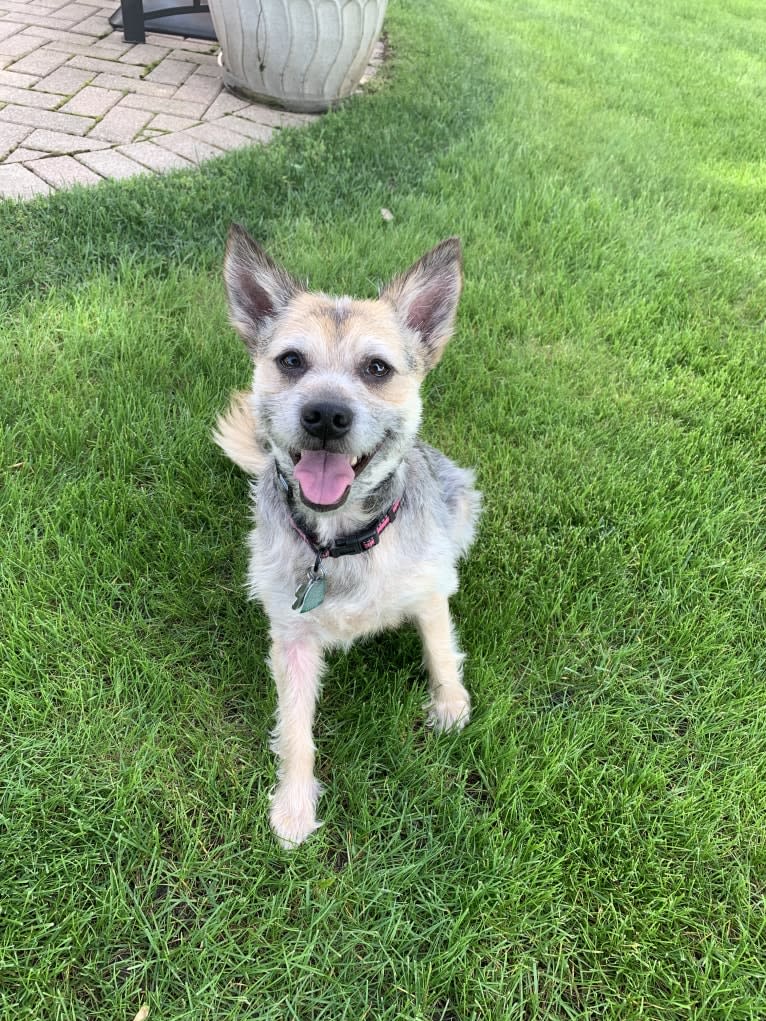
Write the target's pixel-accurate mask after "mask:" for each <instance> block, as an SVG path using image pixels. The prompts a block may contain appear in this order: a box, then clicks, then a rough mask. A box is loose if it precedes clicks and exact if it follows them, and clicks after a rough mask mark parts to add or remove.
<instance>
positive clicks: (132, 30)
mask: <svg viewBox="0 0 766 1021" xmlns="http://www.w3.org/2000/svg"><path fill="white" fill-rule="evenodd" d="M120 7H121V8H122V35H123V38H124V40H125V42H126V43H143V42H146V33H145V32H144V5H143V0H120Z"/></svg>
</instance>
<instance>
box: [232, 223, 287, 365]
mask: <svg viewBox="0 0 766 1021" xmlns="http://www.w3.org/2000/svg"><path fill="white" fill-rule="evenodd" d="M224 279H225V281H226V291H227V293H228V296H229V312H230V316H231V323H232V326H233V327H234V329H235V330H236V331H237V333H238V334H239V335H240V337H242V339H243V340H244V342H245V344H246V346H247V348H248V350H249V351H250V352H251V354H255V353H256V352H257V350H258V347H259V344H260V341H261V340H262V339H263V337H264V336H265V335H266V333H267V332H268V330H269V327H270V326H271V325H272V323H273V320H274V319H275V318H276V317H277V316H278V315H279V313H280V312H281V311H282V310H283V309H284V308H285V307H286V306H287V304H288V303H289V302H290V299H291V298H292V297H293V296H294V295H296V294H297V293H298V292H299V291H300V290H301V286H300V284H299V283H298V282H297V281H296V280H294V279H293V278H292V277H291V276H290V274H289V273H288V272H287V270H285V269H282V267H281V266H279V265H277V263H276V262H274V261H273V260H272V259H270V258H269V256H268V255H267V254H266V252H264V250H263V249H262V248H261V246H260V245H259V244H257V243H256V242H255V241H253V239H252V238H251V237H250V235H249V234H248V233H247V231H246V230H245V229H244V227H240V226H239V224H236V223H235V224H232V226H231V229H230V230H229V237H228V240H227V242H226V259H225V261H224Z"/></svg>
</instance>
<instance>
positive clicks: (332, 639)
mask: <svg viewBox="0 0 766 1021" xmlns="http://www.w3.org/2000/svg"><path fill="white" fill-rule="evenodd" d="M280 552H281V555H279V554H278V553H277V550H276V548H275V545H274V544H273V543H271V542H270V541H269V539H268V537H267V530H264V529H256V530H255V532H254V533H252V535H251V554H252V555H251V560H250V571H249V587H250V592H251V594H252V595H253V596H255V598H257V599H258V600H259V601H260V602H261V603H262V604H263V606H264V608H265V610H266V612H267V614H268V616H269V618H270V620H271V622H272V625H274V624H278V626H279V627H280V628H284V629H287V630H290V631H294V630H299V629H301V630H302V629H305V628H309V629H311V630H312V631H315V632H316V633H317V635H318V636H321V638H322V641H323V643H324V644H326V645H348V644H350V643H351V642H353V641H354V640H355V639H357V638H360V637H362V636H364V635H369V634H373V633H375V632H378V631H382V630H385V629H387V628H391V627H395V626H396V625H398V624H400V623H401V622H402V621H403V620H404V619H406V618H408V617H412V616H416V615H417V611H418V607H419V606H421V605H422V604H423V603H424V601H425V600H426V599H427V598H428V596H429V595H430V594H431V593H433V592H434V590H441V591H443V592H444V593H445V594H446V595H449V594H451V593H452V592H454V590H455V588H456V587H457V575H456V571H455V566H454V562H453V561H452V559H451V558H446V559H445V558H442V557H439V556H438V555H437V552H436V551H435V550H431V549H427V548H420V549H410V548H408V547H407V545H406V544H402V543H401V542H399V541H397V539H396V537H395V536H394V535H393V534H390V535H384V536H383V537H382V538H381V542H380V545H379V546H376V547H375V549H373V550H370V551H369V552H366V553H360V554H357V555H354V556H347V557H342V558H338V559H331V558H328V559H326V560H325V561H323V563H322V567H321V570H322V572H323V574H324V583H325V591H324V599H323V600H322V602H321V604H320V605H318V606H315V607H314V608H313V609H311V610H309V611H308V612H306V613H300V612H299V611H298V610H295V609H293V602H294V601H295V593H296V590H297V589H298V588H299V587H300V586H301V585H303V584H304V583H305V582H306V581H307V579H308V578H309V577H310V571H311V569H312V566H313V563H314V556H313V554H312V552H311V550H310V549H309V548H308V547H304V546H302V545H297V546H296V545H295V544H291V546H290V548H289V550H288V549H286V548H285V547H284V545H282V548H281V551H280Z"/></svg>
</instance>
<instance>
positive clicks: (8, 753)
mask: <svg viewBox="0 0 766 1021" xmlns="http://www.w3.org/2000/svg"><path fill="white" fill-rule="evenodd" d="M387 24H388V31H389V34H390V40H391V45H392V50H393V54H394V56H393V59H392V61H391V63H390V65H389V67H388V70H387V72H386V77H385V81H384V83H383V85H382V87H379V88H377V89H376V90H375V91H374V93H373V94H372V95H370V96H368V97H366V98H364V99H362V100H355V101H354V102H352V103H350V104H349V105H348V106H347V107H345V108H344V109H343V110H342V111H340V112H339V113H337V114H335V115H332V116H329V117H327V118H324V119H322V121H321V122H319V123H317V124H316V125H314V126H312V127H311V128H310V129H309V130H306V131H302V132H293V133H286V134H285V135H284V136H283V137H281V138H280V139H279V140H278V141H277V142H276V143H275V144H273V145H272V146H270V147H269V148H268V149H266V150H262V151H253V152H247V153H240V154H235V155H232V156H230V157H227V158H226V159H224V160H223V161H221V162H218V163H214V164H208V165H207V166H206V167H205V168H204V169H203V170H201V171H200V172H199V173H194V174H190V175H180V176H175V177H171V178H167V179H164V180H160V181H151V182H147V181H145V180H138V181H135V182H131V183H125V184H120V185H115V186H105V187H102V188H100V189H97V190H96V191H94V192H76V193H75V192H73V193H71V194H67V195H64V196H57V197H54V198H53V199H51V200H46V201H43V202H36V203H33V204H28V205H24V204H10V203H9V204H6V205H2V206H0V279H2V285H0V290H1V292H2V299H1V300H2V311H1V312H0V330H1V331H2V340H1V341H0V380H2V390H1V391H0V421H1V422H2V452H1V453H2V456H1V457H0V472H1V473H2V479H1V481H2V488H1V489H0V522H1V523H2V528H0V551H1V554H2V559H1V561H0V621H1V623H0V644H2V649H3V652H2V659H1V660H0V683H1V684H2V694H3V699H2V703H1V704H2V707H3V712H2V721H1V724H0V861H2V886H1V887H0V1010H1V1011H2V1015H3V1017H8V1018H11V1017H13V1018H14V1019H17V1018H19V1019H20V1018H29V1019H33V1018H34V1019H39V1021H48V1019H61V1021H65V1019H66V1021H69V1019H71V1021H75V1019H77V1021H82V1019H87V1021H113V1019H116V1018H128V1019H129V1021H130V1019H131V1018H132V1017H133V1015H134V1014H135V1012H136V1011H137V1010H138V1008H139V1006H140V1004H141V1003H142V1002H148V1003H149V1004H150V1006H151V1008H152V1015H151V1017H152V1018H156V1019H162V1021H181V1019H184V1021H202V1019H216V1021H217V1019H226V1021H236V1019H245V1018H247V1019H253V1018H257V1019H258V1021H289V1019H296V1021H319V1019H323V1021H324V1019H326V1021H362V1019H370V1021H473V1019H493V1021H494V1019H498V1021H499V1019H503V1021H504V1019H508V1021H536V1019H540V1021H542V1019H551V1021H554V1019H555V1021H559V1019H583V1021H586V1019H587V1021H590V1019H595V1018H603V1019H619V1021H623V1019H626V1021H632V1019H634V1018H635V1019H639V1018H641V1019H644V1018H646V1019H656V1021H667V1019H671V1021H675V1019H713V1021H719V1019H720V1021H746V1019H762V1018H764V1017H766V684H765V683H764V681H765V680H766V645H765V644H764V636H765V634H766V629H765V627H764V624H765V620H764V617H765V616H766V614H765V612H764V611H765V610H766V596H765V594H764V573H765V572H766V543H765V541H764V535H765V534H766V513H765V512H764V493H765V492H766V467H765V466H766V429H765V428H764V407H765V406H766V374H765V373H764V355H765V353H766V344H765V343H764V308H766V272H764V269H765V268H766V267H765V264H764V254H763V253H764V243H765V242H766V204H765V203H764V198H766V162H765V161H764V158H763V115H762V113H763V103H764V98H765V97H766V56H764V55H765V54H766V21H764V17H763V11H762V8H761V5H759V4H758V3H757V2H756V0H727V3H725V4H722V3H717V2H713V0H708V2H705V0H672V2H668V3H663V2H660V0H653V2H652V3H645V4H634V3H629V2H627V0H513V2H511V0H505V2H489V0H461V2H460V3H458V2H456V0H442V2H438V3H437V2H436V0H417V2H416V0H393V2H392V5H391V8H390V11H389V17H388V23H387ZM384 206H385V207H387V208H389V209H391V210H392V211H393V213H394V221H393V222H392V223H385V222H384V221H383V220H382V218H381V216H380V208H381V207H384ZM233 219H237V220H240V221H242V222H244V223H245V224H247V225H248V226H249V227H250V228H251V230H252V231H253V233H255V234H256V235H257V236H258V237H259V238H260V239H261V240H262V241H263V242H264V243H265V244H266V245H267V247H268V248H269V249H270V250H271V251H272V252H273V253H274V254H275V255H276V256H277V257H279V258H282V259H283V260H284V261H285V262H286V263H287V264H288V265H289V266H290V268H291V269H293V270H294V271H295V272H297V273H299V274H301V275H304V276H308V277H310V280H311V283H312V285H314V286H316V287H320V288H328V289H332V290H335V291H349V292H353V293H358V294H372V293H374V290H375V285H376V282H377V281H379V280H381V279H385V278H386V277H388V276H389V275H390V274H392V273H393V272H395V271H396V270H398V269H401V268H403V267H404V266H405V265H407V264H408V263H409V262H410V261H411V260H413V259H414V258H415V257H416V256H417V255H419V254H420V253H421V252H422V251H424V250H425V249H426V248H427V247H429V246H430V245H431V244H433V243H434V242H436V241H437V240H438V239H439V238H441V237H443V236H446V235H448V234H452V233H458V234H460V235H461V236H462V237H463V239H464V244H465V259H466V274H467V280H466V290H465V295H464V300H463V303H462V305H461V313H460V321H459V331H458V336H457V337H456V339H455V341H454V343H453V345H452V346H451V347H450V349H449V350H448V353H447V355H446V357H445V361H444V363H443V364H442V366H441V367H440V368H439V369H438V370H437V371H436V373H435V374H434V376H433V377H432V378H431V379H430V380H429V382H428V384H427V387H426V390H427V413H426V421H425V426H424V433H425V436H426V437H427V438H428V439H429V440H430V441H431V442H434V443H436V444H438V445H440V446H441V447H443V448H444V449H445V450H446V451H448V452H449V453H450V454H451V455H452V456H453V457H455V458H456V459H457V460H459V461H460V462H462V463H465V464H474V465H476V466H477V468H478V474H479V478H480V484H481V487H482V489H483V491H484V493H485V500H486V511H485V515H484V518H483V523H482V530H481V536H480V540H479V542H478V544H477V546H476V549H475V552H474V554H473V555H472V557H471V558H470V560H469V561H468V562H467V563H466V564H465V566H464V570H463V573H462V576H463V584H462V588H461V591H460V593H459V595H458V596H457V597H456V599H455V600H454V608H455V613H456V616H457V618H458V621H459V628H460V632H461V636H462V642H463V644H464V646H465V648H466V650H467V652H468V654H469V660H468V666H467V683H468V685H469V687H470V689H471V691H472V693H473V698H474V703H475V707H476V708H475V716H474V720H473V721H472V723H471V725H470V727H469V728H468V729H467V730H466V731H465V732H464V733H463V734H462V735H460V736H459V737H446V738H438V739H436V738H434V737H433V736H431V735H429V734H426V733H425V732H424V728H423V713H422V709H421V703H422V701H423V699H424V694H425V681H424V678H423V675H422V671H421V669H420V667H419V658H420V651H419V647H418V642H417V638H416V636H415V634H414V633H413V632H411V631H409V630H404V631H402V632H401V633H398V634H392V635H386V636H384V637H382V638H380V639H378V640H376V641H374V642H371V643H368V644H366V645H361V646H358V647H356V648H355V649H354V650H353V651H352V652H351V653H350V654H349V655H347V656H338V657H336V658H334V659H333V660H332V663H331V666H330V670H329V672H328V675H327V682H326V686H325V693H324V697H323V701H322V705H321V709H320V717H319V721H318V727H317V737H318V745H319V754H320V759H319V761H320V775H321V779H322V781H323V783H324V784H325V785H326V788H327V793H326V795H325V797H324V799H323V801H322V803H321V815H322V817H323V818H324V819H325V820H326V824H325V826H324V827H323V828H322V829H321V830H320V831H319V832H318V833H317V834H316V835H315V836H314V837H312V838H311V840H310V841H309V842H308V843H307V844H306V845H305V846H304V847H303V848H301V849H300V850H299V851H297V852H296V853H294V854H292V855H286V854H284V853H282V852H281V851H280V850H279V849H278V847H277V846H276V844H275V842H274V841H273V839H272V837H271V835H270V833H269V831H268V827H267V824H266V811H267V798H268V791H269V789H270V787H271V786H272V783H273V778H274V773H273V762H272V758H271V756H270V754H269V752H268V751H267V737H268V731H269V728H270V721H271V715H272V712H273V706H274V697H273V693H272V690H271V684H270V681H269V678H268V673H267V669H266V666H265V663H264V656H265V654H266V652H267V642H266V624H265V621H264V618H263V616H262V615H261V613H260V611H259V610H258V608H257V607H255V606H252V605H247V604H246V603H245V600H244V595H243V592H242V581H243V577H244V570H245V552H244V545H243V538H244V535H245V532H246V529H247V527H248V509H247V487H246V482H245V480H244V479H243V478H241V477H240V476H239V475H238V474H237V472H236V471H235V470H234V469H233V468H232V467H231V466H230V465H228V464H227V463H226V462H224V460H223V459H222V458H221V457H220V456H219V454H218V453H217V451H216V449H215V448H214V447H213V446H212V444H211V443H210V440H209V433H210V429H211V426H212V423H213V420H214V417H215V414H216V412H217V411H218V410H219V409H220V408H221V407H222V406H223V404H224V401H225V398H226V394H227V392H228V391H229V389H230V388H232V387H234V386H239V385H242V384H243V383H245V382H246V380H247V377H248V365H247V359H246V357H245V354H244V352H243V351H242V350H241V346H240V345H239V344H238V342H237V341H236V339H235V338H234V336H233V334H232V333H231V331H230V329H229V328H228V327H227V325H226V315H225V309H224V303H223V293H222V286H221V282H220V262H221V253H222V244H223V238H224V235H225V231H226V228H227V226H228V223H229V222H230V221H231V220H233Z"/></svg>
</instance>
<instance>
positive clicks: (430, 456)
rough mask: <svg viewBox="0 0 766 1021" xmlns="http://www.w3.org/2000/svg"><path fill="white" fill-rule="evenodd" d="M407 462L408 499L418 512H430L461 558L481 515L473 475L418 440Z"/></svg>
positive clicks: (478, 495) (466, 549) (479, 496)
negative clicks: (414, 500)
mask: <svg viewBox="0 0 766 1021" xmlns="http://www.w3.org/2000/svg"><path fill="white" fill-rule="evenodd" d="M408 461H409V464H408V467H409V472H408V481H407V490H408V499H409V498H410V497H411V496H412V497H415V496H416V494H417V502H418V503H420V504H421V506H422V509H423V510H424V511H426V510H428V511H430V513H431V515H432V516H433V517H435V518H436V519H437V523H438V524H439V525H440V526H441V527H442V528H443V529H444V531H445V532H446V533H447V534H448V535H449V536H450V538H451V540H452V541H453V543H454V547H455V552H456V554H457V555H458V556H464V555H465V554H466V553H467V551H468V550H469V548H470V546H471V544H472V542H473V540H474V536H475V533H476V523H477V521H478V519H479V514H480V513H481V493H480V492H479V491H478V490H477V489H476V485H475V483H476V476H475V473H474V472H473V471H472V470H471V469H470V468H461V467H460V466H459V465H457V464H455V462H454V461H452V460H450V458H449V457H447V455H446V454H443V453H442V452H441V450H437V449H436V447H431V446H429V445H428V444H427V443H423V442H422V441H421V440H418V441H417V442H416V443H415V446H414V447H413V449H412V451H411V454H410V457H409V459H408ZM412 490H414V492H411V491H412Z"/></svg>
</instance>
